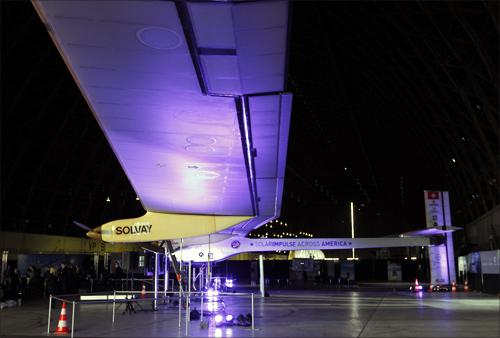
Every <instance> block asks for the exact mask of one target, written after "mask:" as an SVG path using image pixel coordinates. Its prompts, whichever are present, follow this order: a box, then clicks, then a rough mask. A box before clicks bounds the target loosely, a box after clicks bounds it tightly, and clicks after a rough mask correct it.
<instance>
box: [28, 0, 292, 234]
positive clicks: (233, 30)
mask: <svg viewBox="0 0 500 338" xmlns="http://www.w3.org/2000/svg"><path fill="white" fill-rule="evenodd" d="M33 5H34V6H35V8H36V10H37V12H38V14H39V16H40V17H41V19H42V21H43V22H44V24H45V25H46V28H47V30H48V32H49V34H50V35H51V37H52V39H53V41H54V43H55V44H56V46H57V48H58V50H59V52H60V54H61V55H62V57H63V58H64V61H65V63H66V65H67V67H68V68H69V70H70V71H71V73H72V75H73V77H74V79H75V81H76V83H77V84H78V86H79V88H80V90H81V92H82V94H83V95H84V97H85V99H86V100H87V102H88V104H89V106H90V108H91V110H92V112H93V114H94V116H95V118H96V119H97V121H98V123H99V125H100V127H101V128H102V130H103V132H104V134H105V136H106V138H107V140H108V141H109V143H110V145H111V147H112V149H113V151H114V153H115V155H116V156H117V158H118V160H119V162H120V164H121V166H122V168H123V170H124V171H125V173H126V175H127V177H128V179H129V180H130V183H131V184H132V186H133V188H134V189H135V191H136V193H137V195H138V196H139V198H140V200H141V203H142V205H143V207H144V209H145V210H146V211H147V212H156V213H173V214H186V215H214V216H217V215H224V216H251V217H252V218H251V219H250V220H249V221H245V222H241V223H239V224H236V225H235V226H232V227H230V228H228V229H226V230H224V231H223V232H225V233H227V234H233V233H237V234H245V233H247V232H248V231H250V230H252V229H253V228H255V227H257V226H259V225H261V224H263V223H265V222H266V221H268V220H270V219H273V218H276V217H277V216H279V212H280V208H281V196H282V191H283V180H284V173H285V162H286V150H287V143H288V130H289V123H290V114H291V107H292V96H291V94H288V93H285V92H284V91H285V84H286V66H287V41H288V35H289V4H288V1H250V2H247V1H244V2H218V1H213V2H211V1H73V0H66V1H61V0H57V1H33Z"/></svg>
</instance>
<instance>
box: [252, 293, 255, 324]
mask: <svg viewBox="0 0 500 338" xmlns="http://www.w3.org/2000/svg"><path fill="white" fill-rule="evenodd" d="M254 318H255V315H254V310H253V292H252V330H255V319H254Z"/></svg>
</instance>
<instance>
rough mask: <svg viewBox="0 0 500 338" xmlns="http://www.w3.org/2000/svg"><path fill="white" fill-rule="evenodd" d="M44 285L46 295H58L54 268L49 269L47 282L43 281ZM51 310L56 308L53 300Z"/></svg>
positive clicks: (57, 282)
mask: <svg viewBox="0 0 500 338" xmlns="http://www.w3.org/2000/svg"><path fill="white" fill-rule="evenodd" d="M45 285H46V287H47V294H48V295H57V294H59V281H58V280H57V272H56V269H55V268H50V269H49V274H48V275H47V280H46V281H45ZM52 308H53V309H55V308H56V302H55V300H52Z"/></svg>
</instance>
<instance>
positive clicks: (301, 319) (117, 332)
mask: <svg viewBox="0 0 500 338" xmlns="http://www.w3.org/2000/svg"><path fill="white" fill-rule="evenodd" d="M224 301H225V303H226V308H227V313H230V312H232V313H234V315H235V316H237V315H238V313H240V312H241V313H243V314H246V313H247V312H248V311H249V308H250V305H249V302H248V299H241V298H240V299H237V298H233V297H226V298H225V299H224ZM196 306H197V304H195V303H194V304H193V305H192V307H196ZM60 308H61V306H60V304H58V306H57V309H56V310H54V311H53V312H52V313H53V316H52V320H51V332H52V331H54V330H55V328H56V326H57V323H58V318H59V312H60ZM47 310H48V304H47V303H46V302H43V303H42V302H34V303H25V304H23V305H22V306H20V307H13V308H7V309H4V310H2V311H1V312H0V336H1V337H16V336H30V337H33V336H39V337H46V336H47V333H46V330H47ZM123 310H124V306H121V307H120V308H119V309H118V310H117V312H116V320H115V323H114V324H112V322H111V317H112V307H111V305H110V304H84V305H83V304H82V305H78V307H77V310H76V313H77V316H76V319H75V326H74V336H75V337H183V336H186V327H185V323H184V315H183V317H182V325H181V328H179V326H178V311H177V307H174V306H160V309H159V310H158V311H156V312H153V311H151V310H149V307H147V306H144V310H143V311H139V309H138V311H137V313H136V314H132V315H128V314H125V315H124V314H122V312H123ZM499 310H500V309H499V301H498V296H491V295H485V294H480V293H476V292H469V293H423V294H420V295H419V294H415V293H409V292H405V291H398V292H393V291H347V290H345V291H276V290H275V291H273V293H272V294H271V296H270V297H268V298H255V318H254V319H255V330H254V331H252V329H251V328H250V327H239V326H232V327H219V328H217V327H215V325H213V323H211V325H210V326H209V327H208V328H206V329H202V328H200V321H191V323H190V325H189V326H188V330H187V332H188V336H191V337H499V336H500V331H499V330H500V322H499V321H500V319H499ZM211 320H212V321H213V318H212V319H211ZM68 325H71V306H70V307H68ZM68 336H69V335H68Z"/></svg>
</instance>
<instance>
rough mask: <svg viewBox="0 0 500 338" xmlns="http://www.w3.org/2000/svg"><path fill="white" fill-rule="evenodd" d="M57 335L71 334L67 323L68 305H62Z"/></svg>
mask: <svg viewBox="0 0 500 338" xmlns="http://www.w3.org/2000/svg"><path fill="white" fill-rule="evenodd" d="M55 333H56V334H66V333H69V329H68V323H67V322H66V303H62V309H61V314H60V315H59V322H58V323H57V329H56V332H55Z"/></svg>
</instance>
